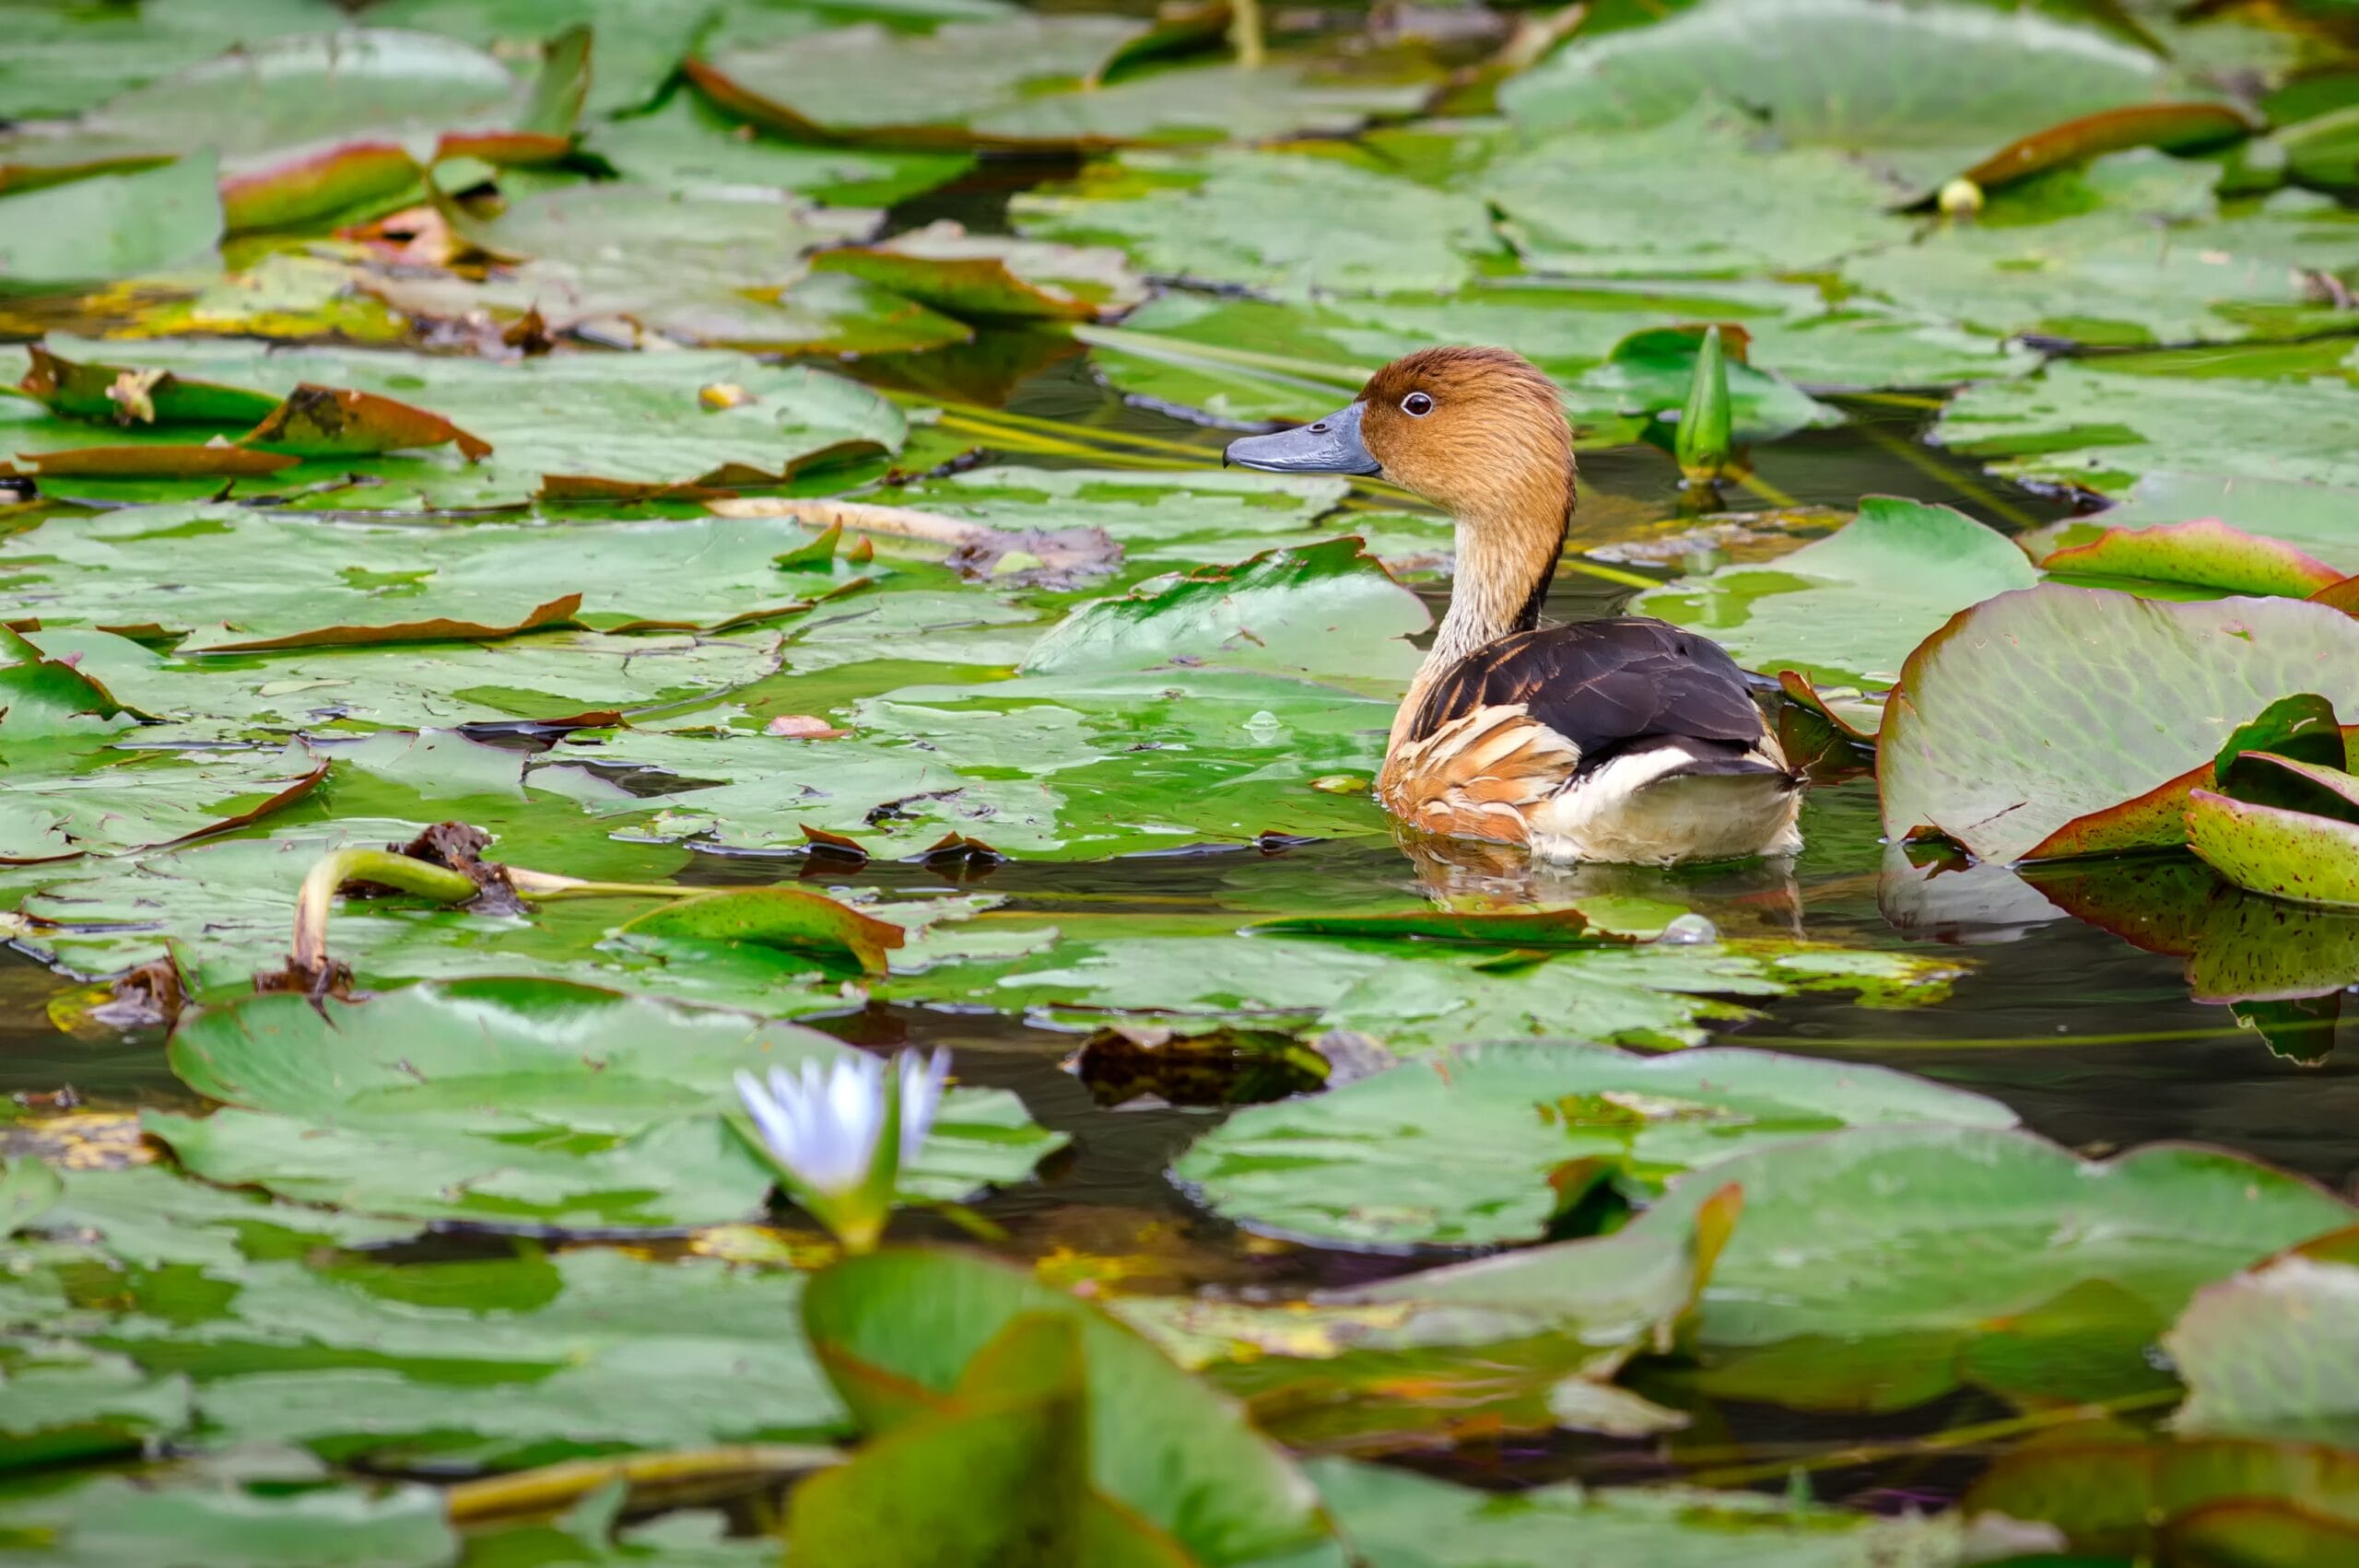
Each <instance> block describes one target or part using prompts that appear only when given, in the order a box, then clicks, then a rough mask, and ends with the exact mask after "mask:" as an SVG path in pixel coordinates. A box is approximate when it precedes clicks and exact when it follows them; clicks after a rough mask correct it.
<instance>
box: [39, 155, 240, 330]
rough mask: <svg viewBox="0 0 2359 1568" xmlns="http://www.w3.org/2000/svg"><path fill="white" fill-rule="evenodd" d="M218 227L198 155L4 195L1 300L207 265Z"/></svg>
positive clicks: (206, 162)
mask: <svg viewBox="0 0 2359 1568" xmlns="http://www.w3.org/2000/svg"><path fill="white" fill-rule="evenodd" d="M221 225H222V219H221V197H220V193H219V192H218V191H217V189H216V188H215V184H214V167H213V160H212V158H208V157H205V156H203V155H200V154H192V155H190V156H188V157H186V158H179V159H178V160H177V161H174V162H171V163H167V164H164V165H162V166H160V167H158V168H155V169H148V170H141V171H139V172H137V173H132V174H101V175H99V176H97V177H95V178H93V179H88V180H76V181H71V182H70V183H67V184H63V185H53V186H48V187H45V188H43V189H41V190H35V191H27V192H25V193H22V194H20V195H9V196H0V298H5V297H6V296H7V295H10V294H18V293H29V294H40V293H53V292H57V291H59V290H63V289H67V288H71V287H76V286H87V285H95V284H100V283H104V282H107V281H109V280H111V279H114V278H120V277H131V276H134V275H137V274H141V273H158V272H168V271H170V270H171V269H173V268H176V267H187V266H198V265H204V264H205V263H210V262H212V261H213V260H214V252H215V250H216V248H217V246H218V245H219V244H220V241H221Z"/></svg>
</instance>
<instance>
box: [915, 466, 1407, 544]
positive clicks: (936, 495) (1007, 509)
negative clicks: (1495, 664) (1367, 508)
mask: <svg viewBox="0 0 2359 1568" xmlns="http://www.w3.org/2000/svg"><path fill="white" fill-rule="evenodd" d="M1349 490H1350V486H1349V484H1348V483H1347V482H1346V481H1344V480H1342V479H1338V478H1333V477H1331V476H1329V475H1325V474H1256V473H1252V472H1250V471H1248V470H1242V469H1229V470H1222V469H1180V470H1178V471H1176V472H1173V473H1168V474H1156V473H1143V472H1140V471H1138V470H1135V469H1119V468H1034V467H1029V466H1027V465H1025V464H1021V463H993V464H992V465H991V466H989V467H987V468H974V469H969V470H968V471H967V472H966V473H964V474H951V475H948V476H946V477H944V478H941V479H936V480H932V481H927V482H921V483H919V484H915V485H910V486H906V487H904V488H903V489H902V491H901V492H900V496H899V497H898V498H899V499H900V500H901V501H903V502H904V503H906V504H907V505H910V506H913V507H917V508H920V509H923V510H926V511H936V512H942V513H945V514H946V515H948V516H951V517H961V518H968V519H971V520H973V521H977V522H980V523H983V524H986V525H988V526H990V527H992V528H998V529H1003V530H1023V529H1032V530H1039V531H1040V532H1056V531H1057V530H1060V529H1065V528H1101V529H1104V530H1105V531H1106V532H1108V533H1109V534H1110V535H1112V536H1113V539H1114V542H1115V543H1116V544H1119V545H1121V550H1122V556H1123V558H1124V559H1126V560H1132V561H1184V562H1188V563H1190V564H1191V565H1192V564H1194V563H1196V562H1199V561H1208V560H1229V559H1234V558H1236V557H1238V556H1247V555H1250V554H1252V553H1253V552H1254V551H1255V550H1260V549H1266V548H1268V547H1269V546H1270V545H1272V544H1294V543H1308V542H1309V541H1310V540H1313V539H1318V538H1323V537H1327V536H1330V535H1332V534H1333V533H1334V532H1338V528H1337V526H1336V525H1335V524H1334V523H1332V522H1321V521H1320V519H1322V518H1324V517H1326V516H1327V515H1328V514H1329V513H1330V512H1331V511H1332V510H1333V509H1334V508H1335V506H1336V504H1337V503H1338V502H1340V501H1341V500H1343V498H1344V496H1345V495H1346V494H1347V493H1349ZM1350 521H1351V523H1353V524H1357V523H1358V522H1359V521H1360V520H1359V519H1358V518H1356V517H1355V518H1353V519H1351V520H1350ZM1426 540H1427V541H1428V542H1429V543H1430V544H1433V545H1435V546H1437V547H1442V548H1446V547H1447V546H1448V544H1449V530H1448V525H1447V524H1442V523H1438V522H1437V523H1436V524H1435V525H1434V526H1433V528H1432V530H1431V531H1430V532H1429V533H1427V534H1426Z"/></svg>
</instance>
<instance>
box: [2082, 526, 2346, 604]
mask: <svg viewBox="0 0 2359 1568" xmlns="http://www.w3.org/2000/svg"><path fill="white" fill-rule="evenodd" d="M2039 564H2040V566H2041V568H2043V569H2044V570H2047V571H2049V572H2052V573H2055V574H2056V575H2058V576H2060V577H2100V578H2134V579H2140V580H2142V581H2147V582H2165V583H2179V584H2185V585H2186V586H2188V587H2190V588H2214V589H2219V590H2221V591H2224V592H2227V593H2264V594H2266V593H2274V594H2283V595H2285V596H2288V597H2290V598H2294V599H2306V598H2308V597H2309V596H2310V595H2312V594H2314V593H2317V592H2318V591H2320V590H2321V589H2324V588H2328V587H2330V586H2331V585H2333V584H2335V583H2337V582H2340V581H2341V580H2342V577H2343V574H2342V573H2341V572H2340V571H2338V570H2336V569H2335V568H2332V567H2330V566H2328V565H2327V564H2326V563H2325V562H2324V561H2320V560H2317V559H2314V558H2313V557H2311V556H2306V555H2304V554H2303V553H2302V552H2301V551H2299V550H2297V549H2295V548H2294V546H2293V545H2291V544H2284V543H2283V542H2282V541H2279V540H2275V539H2268V538H2263V537H2261V536H2259V535H2258V534H2252V533H2247V532H2243V531H2242V530H2240V529H2236V528H2231V527H2229V526H2228V525H2227V524H2226V523H2224V522H2222V521H2220V520H2219V519H2218V518H2198V519H2195V520H2193V521H2188V522H2166V523H2160V524H2157V525H2155V526H2154V527H2152V528H2137V529H2130V528H2110V529H2107V531H2106V532H2105V533H2104V534H2103V535H2102V536H2101V537H2099V538H2097V539H2095V540H2092V541H2091V542H2089V543H2088V544H2073V545H2069V546H2067V547H2065V548H2063V549H2060V550H2055V551H2052V552H2050V553H2049V554H2048V556H2046V557H2045V558H2044V559H2042V560H2041V562H2040V563H2039Z"/></svg>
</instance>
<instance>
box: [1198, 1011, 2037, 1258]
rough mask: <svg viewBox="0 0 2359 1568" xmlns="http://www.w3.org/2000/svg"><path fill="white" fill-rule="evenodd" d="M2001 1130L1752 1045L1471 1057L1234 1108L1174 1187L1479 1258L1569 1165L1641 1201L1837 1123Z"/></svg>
mask: <svg viewBox="0 0 2359 1568" xmlns="http://www.w3.org/2000/svg"><path fill="white" fill-rule="evenodd" d="M2014 1119H2015V1118H2014V1114H2013V1112H2012V1111H2009V1110H2008V1109H2007V1108H2006V1107H2005V1106H2001V1105H2000V1104H1999V1103H1998V1102H1996V1101H1994V1100H1988V1099H1985V1098H1983V1097H1982V1096H1981V1095H1979V1094H1966V1093H1963V1092H1961V1091H1958V1090H1954V1089H1947V1088H1942V1087H1941V1086H1939V1085H1936V1084H1933V1083H1930V1082H1926V1081H1924V1080H1922V1079H1918V1078H1911V1077H1908V1076H1907V1075H1905V1074H1902V1073H1897V1072H1892V1071H1885V1070H1883V1069H1871V1068H1866V1067H1860V1066H1855V1065H1850V1064H1844V1065H1839V1066H1838V1065H1837V1064H1834V1063H1828V1062H1818V1061H1812V1060H1810V1059H1806V1058H1802V1057H1790V1056H1779V1055H1776V1054H1774V1053H1770V1052H1766V1051H1750V1050H1734V1049H1718V1048H1712V1049H1705V1050H1696V1051H1683V1052H1679V1053H1676V1054H1674V1055H1672V1056H1668V1057H1662V1058H1647V1057H1639V1056H1633V1055H1631V1054H1629V1053H1627V1052H1624V1051H1618V1050H1614V1049H1610V1048H1606V1047H1565V1046H1560V1045H1530V1046H1485V1047H1468V1048H1466V1049H1465V1050H1464V1051H1462V1052H1459V1053H1453V1054H1450V1055H1447V1056H1443V1057H1439V1058H1437V1059H1433V1060H1430V1061H1419V1062H1414V1063H1409V1064H1406V1065H1403V1066H1401V1067H1397V1068H1394V1069H1392V1070H1391V1071H1387V1072H1383V1073H1379V1074H1378V1075H1377V1076H1375V1077H1372V1078H1364V1079H1361V1080H1360V1081H1358V1082H1355V1083H1348V1084H1345V1085H1344V1087H1342V1088H1340V1089H1336V1090H1333V1091H1332V1092H1330V1093H1328V1094H1320V1095H1315V1096H1311V1097H1309V1098H1304V1099H1298V1100H1289V1101H1285V1102H1282V1103H1279V1104H1276V1105H1270V1106H1252V1107H1250V1108H1248V1109H1245V1110H1241V1111H1239V1112H1238V1113H1237V1114H1236V1115H1234V1116H1232V1117H1229V1118H1228V1120H1226V1122H1224V1123H1222V1124H1221V1125H1220V1126H1219V1127H1218V1128H1216V1129H1214V1130H1213V1131H1211V1132H1209V1133H1207V1134H1206V1135H1205V1136H1203V1138H1201V1139H1199V1140H1197V1141H1196V1142H1195V1144H1194V1145H1193V1146H1191V1148H1190V1149H1189V1150H1188V1152H1187V1153H1185V1154H1183V1155H1181V1156H1180V1159H1179V1161H1178V1163H1177V1164H1174V1165H1173V1166H1172V1175H1173V1176H1174V1177H1175V1178H1177V1179H1178V1180H1180V1181H1181V1182H1184V1183H1186V1184H1187V1185H1188V1186H1189V1187H1190V1188H1191V1189H1192V1190H1194V1191H1196V1192H1197V1193H1198V1194H1199V1195H1200V1196H1201V1197H1202V1199H1203V1201H1205V1202H1206V1203H1207V1204H1208V1205H1210V1206H1211V1207H1212V1208H1213V1209H1214V1210H1215V1211H1216V1212H1218V1213H1220V1214H1222V1215H1224V1216H1225V1217H1226V1218H1228V1219H1230V1220H1233V1221H1235V1222H1237V1223H1240V1224H1243V1225H1245V1226H1247V1227H1249V1228H1250V1229H1253V1230H1256V1231H1262V1232H1265V1233H1270V1234H1275V1235H1286V1236H1297V1237H1311V1238H1315V1239H1317V1240H1318V1241H1319V1242H1320V1243H1321V1244H1322V1245H1326V1246H1374V1247H1379V1248H1381V1247H1393V1246H1411V1245H1416V1244H1438V1245H1444V1246H1484V1245H1491V1244H1496V1243H1499V1242H1507V1241H1522V1240H1529V1239H1531V1238H1532V1237H1535V1236H1537V1235H1541V1234H1542V1233H1543V1230H1544V1229H1545V1227H1546V1225H1547V1223H1548V1222H1549V1219H1550V1216H1551V1215H1552V1214H1553V1213H1554V1212H1555V1208H1556V1195H1555V1192H1554V1191H1553V1189H1552V1188H1551V1187H1550V1185H1549V1177H1550V1173H1551V1172H1553V1171H1556V1170H1558V1169H1560V1168H1562V1167H1564V1166H1565V1165H1567V1164H1568V1163H1571V1162H1579V1161H1597V1162H1602V1164H1604V1166H1605V1167H1606V1168H1607V1169H1608V1170H1610V1171H1611V1172H1612V1173H1613V1174H1614V1177H1615V1179H1617V1180H1619V1181H1622V1182H1625V1183H1626V1184H1628V1185H1630V1186H1631V1187H1633V1188H1636V1189H1637V1190H1639V1191H1646V1190H1650V1189H1652V1188H1657V1187H1659V1186H1660V1185H1661V1183H1662V1182H1663V1181H1665V1180H1666V1179H1668V1178H1669V1177H1671V1176H1675V1175H1677V1174H1678V1173H1680V1172H1682V1171H1685V1170H1688V1169H1691V1168H1693V1167H1696V1166H1699V1165H1710V1164H1718V1163H1719V1162H1721V1161H1723V1160H1726V1159H1728V1158H1730V1157H1731V1155H1734V1154H1736V1153H1740V1152H1742V1151H1744V1150H1748V1149H1752V1148H1756V1147H1758V1146H1760V1145H1761V1144H1763V1143H1765V1142H1767V1143H1774V1142H1779V1141H1787V1140H1790V1139H1797V1138H1804V1137H1808V1136H1810V1135H1812V1134H1814V1133H1821V1132H1825V1131H1826V1130H1828V1129H1833V1128H1837V1127H1843V1126H1846V1125H1859V1124H1864V1123H1878V1122H1900V1123H1907V1124H1912V1125H1914V1124H1924V1123H1950V1124H1965V1125H1970V1126H1976V1127H1982V1128H2007V1127H2012V1126H2013V1124H2014Z"/></svg>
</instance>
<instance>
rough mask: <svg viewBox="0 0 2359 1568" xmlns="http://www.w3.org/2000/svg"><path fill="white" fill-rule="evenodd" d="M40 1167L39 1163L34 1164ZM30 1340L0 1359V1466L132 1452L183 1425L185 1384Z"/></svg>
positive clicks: (186, 1419) (111, 1358)
mask: <svg viewBox="0 0 2359 1568" xmlns="http://www.w3.org/2000/svg"><path fill="white" fill-rule="evenodd" d="M35 1168H37V1169H38V1168H39V1167H35ZM61 1349H62V1347H61V1348H52V1349H48V1350H43V1349H41V1348H38V1347H34V1348H29V1350H28V1351H27V1352H23V1353H21V1355H20V1356H12V1357H10V1358H9V1363H8V1364H4V1365H0V1396H5V1397H6V1400H7V1414H6V1416H0V1471H5V1470H10V1469H19V1468H24V1467H29V1466H34V1465H54V1464H65V1463H70V1462H73V1461H75V1460H88V1459H92V1458H97V1457H101V1456H105V1455H110V1454H125V1453H132V1454H135V1453H137V1452H138V1451H139V1450H140V1449H141V1448H142V1447H143V1446H144V1445H147V1444H148V1443H152V1442H160V1441H162V1440H164V1439H166V1438H170V1437H172V1436H175V1435H177V1434H178V1433H181V1432H183V1431H185V1430H186V1429H187V1427H188V1425H189V1420H190V1403H189V1391H188V1384H187V1383H186V1382H185V1381H183V1380H182V1379H181V1378H178V1377H160V1378H158V1377H149V1376H147V1375H146V1374H145V1373H142V1372H141V1371H140V1370H139V1369H138V1368H137V1367H135V1366H134V1365H133V1364H132V1363H130V1362H128V1361H125V1360H123V1358H122V1357H120V1356H111V1355H94V1354H91V1353H89V1352H80V1353H78V1354H76V1353H73V1352H65V1353H60V1351H61Z"/></svg>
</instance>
